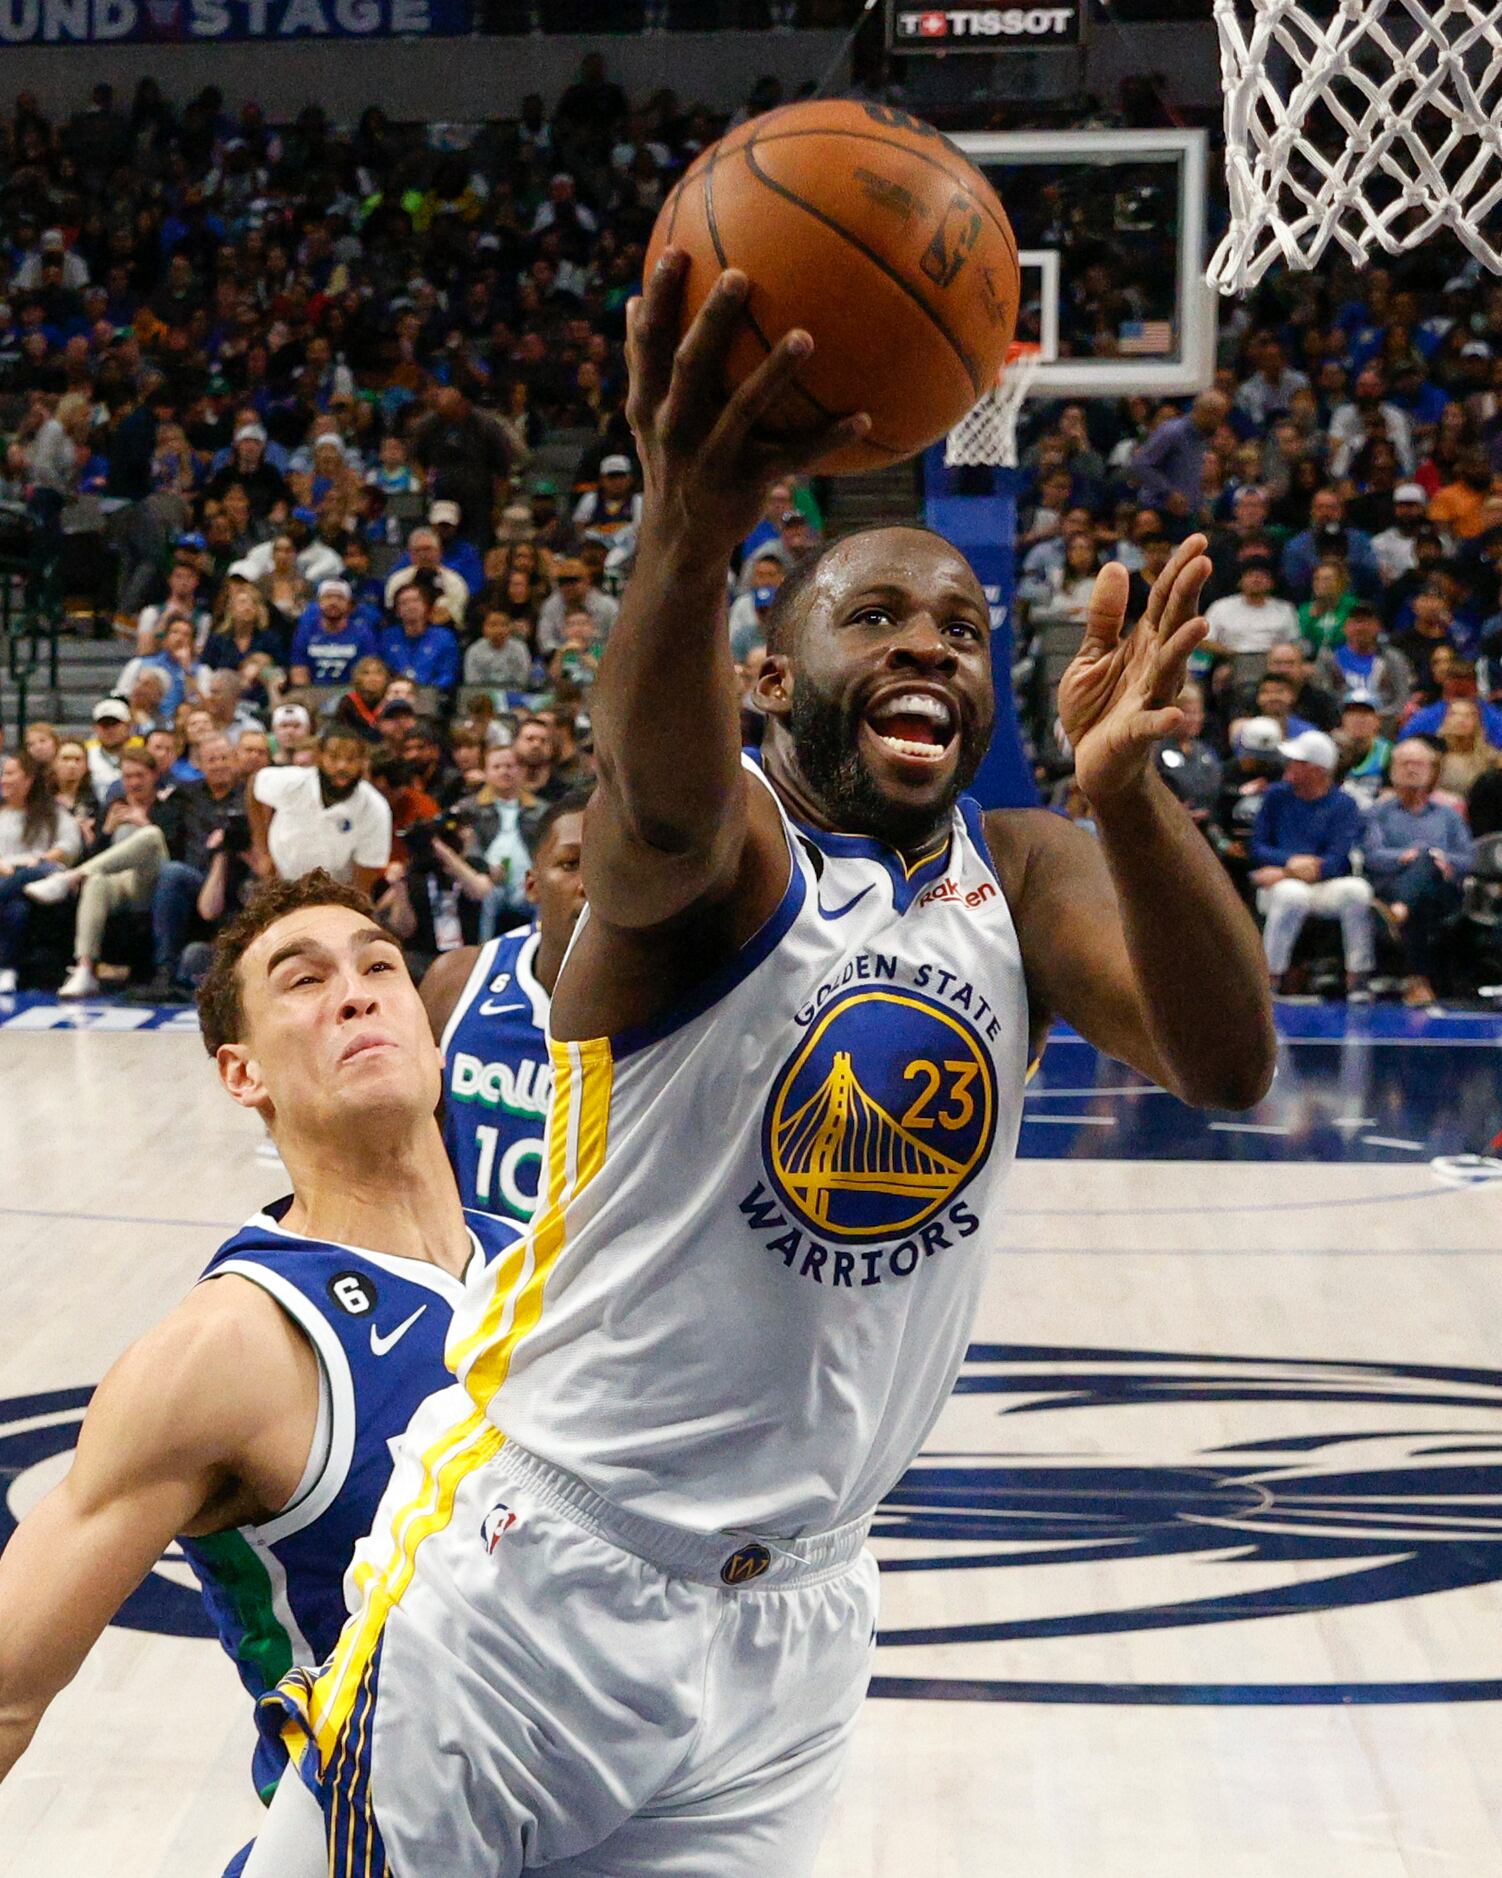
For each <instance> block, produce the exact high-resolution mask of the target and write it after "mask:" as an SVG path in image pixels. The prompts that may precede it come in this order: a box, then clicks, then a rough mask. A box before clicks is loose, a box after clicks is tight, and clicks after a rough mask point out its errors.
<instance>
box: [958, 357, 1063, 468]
mask: <svg viewBox="0 0 1502 1878" xmlns="http://www.w3.org/2000/svg"><path fill="white" fill-rule="evenodd" d="M1041 363H1042V357H1041V348H1040V347H1038V346H1028V345H1019V344H1016V343H1014V344H1013V345H1012V347H1011V349H1010V350H1009V351H1008V353H1007V362H1006V365H1005V366H1004V367H1003V369H1002V373H1001V376H1000V377H999V378H998V379H997V381H996V384H995V387H994V388H993V389H992V390H990V391H988V392H987V393H986V394H985V396H984V397H983V398H981V400H980V402H979V403H978V404H975V405H973V406H972V407H971V408H970V410H968V411H967V412H966V413H965V415H964V416H963V417H962V418H961V419H960V421H959V423H958V424H956V425H955V427H954V429H953V430H952V431H950V433H949V438H948V441H947V442H946V443H945V445H944V462H945V466H946V467H947V468H949V469H966V468H971V467H974V466H976V465H981V464H992V465H995V466H996V467H998V468H1001V469H1016V467H1017V421H1018V419H1019V418H1020V417H1021V416H1022V406H1023V404H1024V402H1025V401H1026V399H1027V394H1028V392H1029V391H1030V390H1031V389H1032V383H1033V380H1034V378H1035V377H1036V376H1037V373H1038V367H1039V365H1040V364H1041Z"/></svg>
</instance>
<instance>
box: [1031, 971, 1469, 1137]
mask: <svg viewBox="0 0 1502 1878" xmlns="http://www.w3.org/2000/svg"><path fill="white" fill-rule="evenodd" d="M1277 1018H1278V1033H1279V1037H1280V1039H1281V1045H1280V1049H1279V1054H1278V1073H1277V1077H1276V1079H1275V1081H1274V1083H1273V1086H1272V1089H1271V1091H1270V1092H1269V1094H1268V1096H1267V1099H1266V1101H1264V1102H1262V1103H1261V1104H1259V1106H1258V1107H1257V1108H1255V1109H1253V1110H1251V1111H1250V1112H1249V1113H1247V1114H1234V1113H1231V1112H1229V1111H1227V1112H1225V1113H1223V1114H1216V1113H1213V1112H1211V1113H1208V1114H1205V1113H1200V1112H1198V1111H1196V1110H1193V1109H1187V1108H1185V1107H1184V1105H1183V1104H1182V1103H1181V1102H1178V1101H1176V1100H1175V1099H1174V1097H1172V1096H1171V1095H1169V1094H1167V1092H1166V1091H1164V1090H1162V1089H1157V1088H1155V1087H1154V1086H1153V1085H1152V1084H1151V1083H1149V1082H1147V1081H1145V1080H1144V1079H1143V1078H1142V1077H1140V1076H1138V1075H1136V1074H1135V1073H1134V1072H1133V1071H1131V1070H1128V1069H1124V1068H1123V1067H1122V1066H1121V1064H1119V1063H1115V1062H1113V1061H1111V1060H1110V1059H1109V1058H1107V1057H1103V1056H1101V1055H1100V1054H1099V1053H1098V1052H1097V1051H1096V1050H1094V1049H1093V1048H1092V1047H1091V1046H1090V1045H1089V1044H1088V1043H1086V1042H1084V1040H1083V1039H1082V1038H1080V1037H1077V1036H1075V1034H1074V1033H1073V1032H1072V1031H1070V1030H1067V1029H1065V1028H1063V1027H1061V1028H1060V1029H1059V1030H1057V1031H1056V1032H1055V1033H1054V1035H1053V1037H1052V1038H1051V1039H1050V1040H1049V1045H1048V1049H1047V1050H1046V1051H1045V1053H1044V1057H1043V1066H1042V1068H1041V1069H1040V1070H1039V1072H1038V1074H1037V1076H1036V1077H1035V1078H1034V1079H1033V1082H1032V1083H1031V1084H1030V1086H1029V1088H1028V1094H1027V1106H1026V1111H1025V1116H1024V1121H1023V1128H1022V1144H1021V1152H1022V1154H1023V1155H1024V1156H1025V1157H1030V1158H1032V1159H1035V1160H1107V1161H1126V1160H1150V1161H1400V1162H1419V1163H1423V1162H1427V1161H1429V1160H1431V1159H1433V1158H1434V1157H1436V1156H1461V1155H1468V1154H1477V1155H1481V1154H1485V1153H1487V1151H1488V1149H1489V1148H1490V1146H1491V1143H1492V1141H1493V1139H1494V1137H1495V1136H1496V1135H1497V1132H1498V1130H1499V1129H1502V1081H1499V1071H1502V1061H1499V1057H1498V1052H1499V1050H1502V1015H1497V1014H1494V1013H1491V1012H1474V1011H1465V1012H1454V1013H1435V1014H1429V1013H1425V1012H1417V1011H1405V1010H1402V1009H1399V1008H1396V1007H1389V1006H1385V1005H1374V1006H1371V1007H1368V1008H1366V1009H1353V1010H1348V1009H1347V1008H1346V1007H1345V1006H1344V1005H1339V1004H1326V1005H1286V1004H1285V1005H1280V1006H1279V1007H1278V1012H1277ZM1205 1021H1206V1022H1207V1023H1213V1022H1214V1018H1213V1016H1212V1015H1210V1014H1208V1013H1207V1015H1206V1020H1205Z"/></svg>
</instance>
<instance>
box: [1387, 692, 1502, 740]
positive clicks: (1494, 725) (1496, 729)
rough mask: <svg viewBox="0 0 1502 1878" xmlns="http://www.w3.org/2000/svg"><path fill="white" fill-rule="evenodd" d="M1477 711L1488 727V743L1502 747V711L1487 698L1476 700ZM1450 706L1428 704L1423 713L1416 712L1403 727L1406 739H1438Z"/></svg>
mask: <svg viewBox="0 0 1502 1878" xmlns="http://www.w3.org/2000/svg"><path fill="white" fill-rule="evenodd" d="M1474 702H1475V705H1476V709H1477V710H1478V711H1479V712H1480V713H1481V722H1482V723H1483V725H1485V727H1486V740H1487V742H1488V743H1491V744H1496V745H1498V746H1499V747H1502V711H1499V710H1498V709H1497V707H1496V705H1495V704H1488V703H1487V701H1486V699H1485V698H1477V699H1475V700H1474ZM1449 708H1450V707H1449V705H1448V704H1426V705H1425V706H1424V708H1423V710H1422V711H1415V712H1414V714H1413V716H1412V717H1410V718H1409V720H1408V722H1407V723H1406V724H1405V725H1404V726H1403V735H1404V736H1405V737H1437V736H1438V735H1439V733H1440V726H1441V725H1442V724H1443V723H1444V721H1445V713H1446V711H1448V710H1449Z"/></svg>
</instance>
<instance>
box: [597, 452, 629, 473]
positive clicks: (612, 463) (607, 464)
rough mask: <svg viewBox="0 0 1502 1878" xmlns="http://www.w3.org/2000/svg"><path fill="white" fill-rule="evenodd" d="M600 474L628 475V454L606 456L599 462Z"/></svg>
mask: <svg viewBox="0 0 1502 1878" xmlns="http://www.w3.org/2000/svg"><path fill="white" fill-rule="evenodd" d="M600 474H601V475H602V476H629V475H630V474H631V459H630V457H629V456H607V457H606V458H605V459H604V461H603V462H602V463H601V464H600Z"/></svg>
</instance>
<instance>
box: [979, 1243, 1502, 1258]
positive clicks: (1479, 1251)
mask: <svg viewBox="0 0 1502 1878" xmlns="http://www.w3.org/2000/svg"><path fill="white" fill-rule="evenodd" d="M1040 1253H1045V1254H1048V1255H1050V1256H1057V1257H1059V1258H1086V1257H1090V1258H1132V1259H1145V1258H1186V1259H1219V1258H1228V1259H1306V1258H1322V1259H1324V1258H1362V1259H1367V1258H1370V1259H1391V1258H1403V1259H1429V1258H1456V1259H1459V1258H1480V1259H1491V1258H1498V1257H1502V1245H1499V1246H1480V1245H1478V1246H1466V1245H1425V1246H1405V1247H1404V1248H1403V1250H1402V1251H1395V1250H1394V1249H1393V1248H1392V1247H1391V1246H1387V1247H1374V1246H1364V1245H1324V1246H1320V1245H1302V1244H1301V1245H1297V1246H1275V1245H1272V1246H1228V1245H1205V1246H1165V1245H1139V1246H1120V1245H999V1246H995V1247H993V1248H992V1252H991V1256H992V1257H993V1258H1014V1257H1017V1256H1018V1255H1021V1256H1023V1257H1027V1258H1031V1257H1033V1256H1034V1255H1036V1254H1040Z"/></svg>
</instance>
